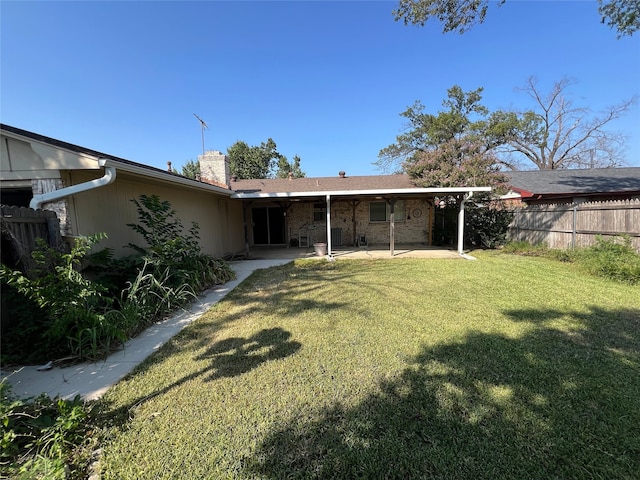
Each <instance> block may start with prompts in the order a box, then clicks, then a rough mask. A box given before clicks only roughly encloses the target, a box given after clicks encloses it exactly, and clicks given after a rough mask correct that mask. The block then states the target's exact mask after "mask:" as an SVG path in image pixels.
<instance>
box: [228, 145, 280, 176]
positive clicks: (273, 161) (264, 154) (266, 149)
mask: <svg viewBox="0 0 640 480" xmlns="http://www.w3.org/2000/svg"><path fill="white" fill-rule="evenodd" d="M281 157H282V155H281V154H280V153H278V151H277V150H276V142H274V141H273V139H271V138H269V139H268V140H267V141H266V142H262V143H261V144H260V146H253V147H250V146H249V145H248V144H247V143H246V142H243V141H240V140H239V141H237V142H236V143H234V144H233V145H231V146H230V147H229V148H228V149H227V158H228V159H229V170H230V171H231V174H232V175H235V176H237V177H238V178H240V179H248V178H272V177H273V176H274V169H275V168H276V165H277V162H278V161H279V160H280V158H281Z"/></svg>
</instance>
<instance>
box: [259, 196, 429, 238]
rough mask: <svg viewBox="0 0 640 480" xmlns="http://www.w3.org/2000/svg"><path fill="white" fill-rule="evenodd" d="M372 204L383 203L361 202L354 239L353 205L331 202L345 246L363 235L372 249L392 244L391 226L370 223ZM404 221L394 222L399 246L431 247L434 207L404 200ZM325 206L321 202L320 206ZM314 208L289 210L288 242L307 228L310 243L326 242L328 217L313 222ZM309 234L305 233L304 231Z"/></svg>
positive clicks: (293, 206)
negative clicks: (374, 246) (429, 245)
mask: <svg viewBox="0 0 640 480" xmlns="http://www.w3.org/2000/svg"><path fill="white" fill-rule="evenodd" d="M372 201H376V202H379V201H380V200H369V199H362V200H360V201H359V203H358V205H357V206H356V210H355V234H356V235H355V236H354V222H353V204H352V202H351V201H343V200H336V201H332V202H331V227H332V228H340V229H342V243H343V245H345V246H347V245H353V244H354V238H356V239H357V238H358V236H360V235H364V236H366V238H367V242H368V243H369V244H371V245H375V244H378V245H383V244H389V241H390V240H389V239H390V233H389V230H390V229H389V222H388V221H387V222H371V221H370V219H369V204H370V203H371V202H372ZM403 201H404V204H405V208H404V218H403V220H402V221H400V220H396V222H395V241H396V244H402V243H405V244H408V243H429V241H430V235H429V233H430V230H431V228H432V225H430V218H432V215H431V214H430V213H431V209H432V207H431V206H430V204H429V203H428V202H427V201H426V200H425V199H405V200H403ZM320 204H321V205H323V206H324V205H325V202H324V201H322V202H320V203H318V205H320ZM251 206H256V207H258V206H274V207H275V206H279V205H278V204H276V203H257V202H254V203H252V204H251ZM247 210H248V212H247V215H248V218H249V225H252V219H251V207H248V208H247ZM313 217H314V204H313V203H310V202H302V201H301V202H293V203H291V207H290V208H289V209H288V210H287V222H286V225H287V227H286V228H287V238H288V239H299V236H300V229H301V228H303V227H304V225H305V224H308V225H309V226H310V227H311V228H310V229H309V231H308V233H309V237H310V243H315V242H326V241H327V228H326V220H325V218H326V214H325V215H323V220H322V221H314V219H313ZM305 230H306V229H305ZM249 243H250V244H251V245H253V244H254V241H253V232H252V229H251V228H250V229H249Z"/></svg>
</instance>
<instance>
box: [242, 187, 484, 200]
mask: <svg viewBox="0 0 640 480" xmlns="http://www.w3.org/2000/svg"><path fill="white" fill-rule="evenodd" d="M490 191H491V187H446V188H382V189H372V190H331V191H321V190H320V191H313V192H271V193H266V192H255V193H242V192H234V193H233V194H232V195H231V198H237V199H246V200H249V199H258V198H300V197H323V196H330V197H342V196H367V195H402V194H404V195H411V194H413V195H415V194H438V193H440V194H446V195H451V194H459V193H468V192H490Z"/></svg>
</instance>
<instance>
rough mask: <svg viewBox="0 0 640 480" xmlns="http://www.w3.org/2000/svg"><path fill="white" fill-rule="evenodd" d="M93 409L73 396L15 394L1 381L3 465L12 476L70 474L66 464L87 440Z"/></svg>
mask: <svg viewBox="0 0 640 480" xmlns="http://www.w3.org/2000/svg"><path fill="white" fill-rule="evenodd" d="M88 413H89V409H88V407H86V406H85V405H84V404H83V402H82V401H81V399H80V397H79V396H78V397H76V398H74V399H73V400H64V399H62V398H53V399H51V398H49V397H48V396H46V395H44V394H43V395H40V396H39V397H36V398H33V399H26V400H20V399H16V398H14V396H13V395H12V393H11V388H10V386H9V384H8V383H6V382H5V381H4V380H3V381H1V382H0V428H1V432H0V446H1V447H2V448H1V449H0V466H1V468H2V471H3V473H6V474H9V475H11V476H12V478H67V475H66V470H67V467H66V465H67V464H68V463H70V462H71V461H72V456H73V452H74V450H76V449H77V448H78V447H79V446H80V445H82V444H83V443H85V441H86V434H87V428H88Z"/></svg>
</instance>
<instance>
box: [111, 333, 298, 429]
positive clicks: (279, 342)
mask: <svg viewBox="0 0 640 480" xmlns="http://www.w3.org/2000/svg"><path fill="white" fill-rule="evenodd" d="M290 338H291V333H289V332H287V331H285V330H283V329H281V328H270V329H264V330H260V331H259V332H257V333H256V334H254V335H252V336H250V337H248V338H229V339H225V340H221V341H219V342H216V343H214V344H213V345H211V347H210V348H208V349H207V351H206V352H205V353H204V354H202V355H199V356H198V357H196V358H195V360H198V361H202V360H205V361H206V362H207V365H206V366H205V367H204V368H201V369H200V370H197V371H195V372H192V373H190V374H189V375H185V376H183V377H181V378H179V379H178V380H176V381H174V382H172V383H170V384H167V385H165V386H164V387H162V388H158V389H157V390H154V391H153V392H152V393H150V394H148V395H144V396H142V397H139V398H137V399H136V400H134V401H131V402H129V403H128V404H127V405H124V406H121V407H119V408H118V409H115V410H111V409H109V408H106V409H105V411H107V412H108V415H107V416H108V418H105V419H104V420H103V421H104V422H105V423H107V424H108V425H114V424H124V423H126V422H127V421H128V420H129V418H130V417H131V415H132V413H133V411H134V410H135V409H136V408H137V407H138V406H140V405H141V404H142V403H144V402H147V401H149V400H151V399H152V398H155V397H158V396H160V395H163V394H165V393H167V392H169V391H170V390H172V389H174V388H177V387H179V386H180V385H183V384H184V383H186V382H188V381H191V380H194V379H196V378H199V377H205V378H204V381H207V382H211V381H214V380H216V379H219V378H223V377H235V376H238V375H242V374H243V373H247V372H249V371H251V370H253V369H254V368H257V367H259V366H260V365H262V364H263V363H265V362H269V361H272V360H278V359H280V358H285V357H288V356H289V355H293V354H294V353H295V352H297V351H298V350H299V349H300V347H301V346H302V345H301V344H300V343H299V342H295V341H291V339H290Z"/></svg>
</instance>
